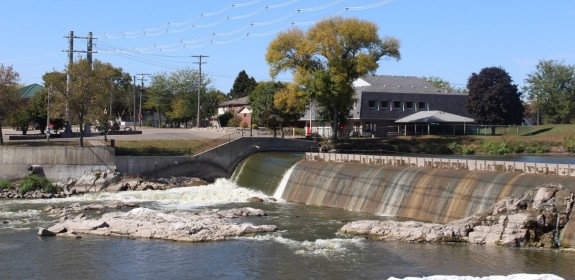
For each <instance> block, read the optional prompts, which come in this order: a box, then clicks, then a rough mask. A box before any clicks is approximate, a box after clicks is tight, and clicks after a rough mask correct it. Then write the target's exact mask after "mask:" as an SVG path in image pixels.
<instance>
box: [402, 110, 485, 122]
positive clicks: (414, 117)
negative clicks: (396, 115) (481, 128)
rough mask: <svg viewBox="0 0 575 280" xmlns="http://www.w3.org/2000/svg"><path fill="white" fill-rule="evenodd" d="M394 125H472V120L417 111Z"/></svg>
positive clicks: (440, 112)
mask: <svg viewBox="0 0 575 280" xmlns="http://www.w3.org/2000/svg"><path fill="white" fill-rule="evenodd" d="M395 122H396V123H472V122H474V120H473V119H471V118H467V117H463V116H459V115H455V114H451V113H446V112H443V111H419V112H417V113H414V114H411V115H409V116H407V117H404V118H401V119H399V120H396V121H395Z"/></svg>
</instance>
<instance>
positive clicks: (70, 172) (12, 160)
mask: <svg viewBox="0 0 575 280" xmlns="http://www.w3.org/2000/svg"><path fill="white" fill-rule="evenodd" d="M31 165H40V166H42V169H43V171H44V174H45V175H46V178H48V179H49V180H50V181H53V182H57V181H60V182H64V181H67V180H68V179H69V178H77V177H80V176H81V175H82V174H84V172H88V171H98V170H102V171H104V170H107V169H112V170H114V169H116V162H115V156H114V149H112V148H110V147H105V146H99V147H62V146H49V147H10V146H2V147H0V179H8V180H13V179H19V178H23V177H26V175H27V174H28V168H29V167H30V166H31Z"/></svg>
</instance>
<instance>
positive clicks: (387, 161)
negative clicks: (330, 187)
mask: <svg viewBox="0 0 575 280" xmlns="http://www.w3.org/2000/svg"><path fill="white" fill-rule="evenodd" d="M306 159H307V160H315V161H328V162H352V163H360V164H380V165H399V166H412V167H429V168H450V169H463V170H469V171H496V172H521V173H534V174H546V175H557V176H575V164H558V163H539V162H515V161H500V160H474V159H446V158H431V157H405V156H376V155H356V154H336V153H313V152H310V153H306Z"/></svg>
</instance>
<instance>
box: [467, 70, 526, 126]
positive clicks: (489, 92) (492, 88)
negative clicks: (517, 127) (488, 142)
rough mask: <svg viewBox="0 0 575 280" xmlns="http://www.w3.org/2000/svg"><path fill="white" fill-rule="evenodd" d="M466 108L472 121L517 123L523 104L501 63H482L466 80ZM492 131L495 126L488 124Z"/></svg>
mask: <svg viewBox="0 0 575 280" xmlns="http://www.w3.org/2000/svg"><path fill="white" fill-rule="evenodd" d="M467 89H468V90H469V97H468V99H467V110H468V111H469V112H470V113H471V114H472V115H473V116H474V117H475V121H476V122H478V123H481V124H488V125H509V124H521V123H522V122H523V116H524V115H523V113H524V107H523V104H522V103H521V93H520V92H518V90H517V85H515V84H513V80H512V79H511V77H510V76H509V74H507V71H505V70H504V69H503V68H501V67H486V68H483V69H481V71H480V72H479V74H476V73H473V74H471V76H470V77H469V80H468V81H467ZM491 133H492V134H495V127H492V130H491Z"/></svg>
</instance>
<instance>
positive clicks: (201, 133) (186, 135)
mask: <svg viewBox="0 0 575 280" xmlns="http://www.w3.org/2000/svg"><path fill="white" fill-rule="evenodd" d="M137 130H141V131H142V134H131V135H108V139H116V140H166V139H194V140H206V139H208V140H209V139H223V138H228V139H235V138H239V137H241V136H242V134H241V133H237V132H236V131H233V133H228V132H227V131H224V130H216V129H211V128H199V129H197V128H150V127H138V128H137ZM38 133H39V131H38V130H32V131H28V134H29V135H33V134H38ZM21 134H22V132H21V131H15V130H12V129H11V128H7V127H3V128H2V136H3V139H4V142H5V143H8V142H13V141H14V140H8V137H9V136H10V135H21ZM244 135H245V136H248V135H249V131H248V132H247V133H246V134H244ZM254 136H255V135H254ZM62 140H68V141H77V140H78V138H58V141H62ZM84 140H85V141H90V142H91V143H97V142H100V141H102V140H104V136H101V135H98V136H91V137H84ZM26 141H46V140H26Z"/></svg>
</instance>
